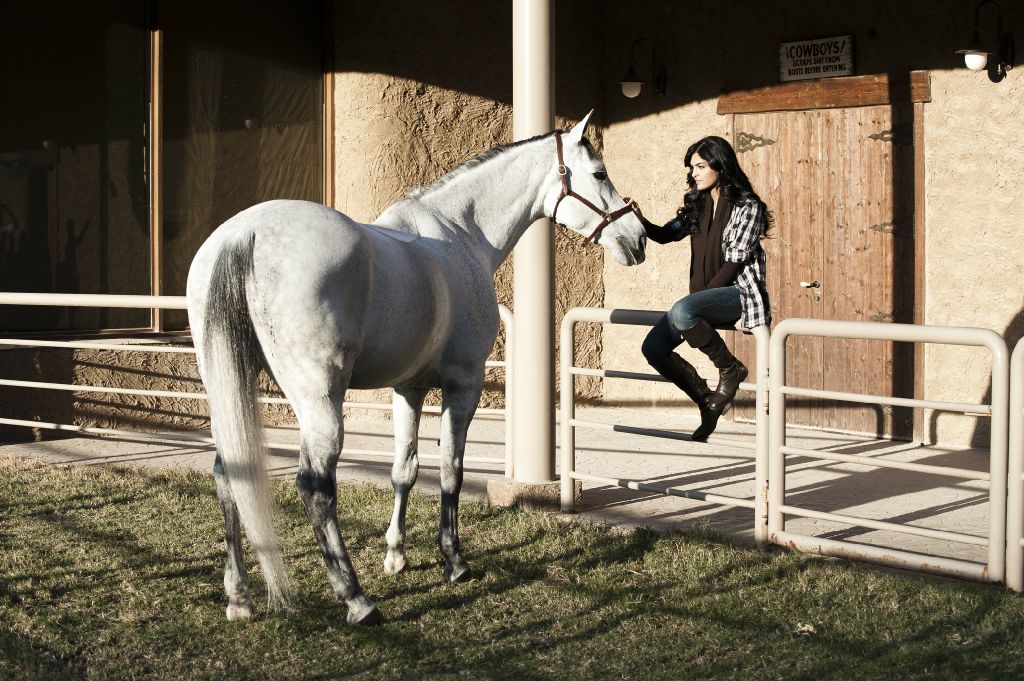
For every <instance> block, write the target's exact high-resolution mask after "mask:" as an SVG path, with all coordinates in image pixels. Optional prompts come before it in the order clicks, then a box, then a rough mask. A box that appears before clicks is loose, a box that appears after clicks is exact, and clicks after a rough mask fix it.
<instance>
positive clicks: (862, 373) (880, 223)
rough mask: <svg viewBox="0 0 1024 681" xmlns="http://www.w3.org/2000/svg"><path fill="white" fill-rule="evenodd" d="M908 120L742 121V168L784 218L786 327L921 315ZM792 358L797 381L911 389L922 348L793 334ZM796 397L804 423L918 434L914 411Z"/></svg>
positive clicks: (846, 114)
mask: <svg viewBox="0 0 1024 681" xmlns="http://www.w3.org/2000/svg"><path fill="white" fill-rule="evenodd" d="M910 116H912V114H910ZM907 117H908V116H906V115H904V114H903V113H901V112H900V110H898V109H897V114H896V115H895V116H894V114H893V109H892V107H889V106H873V107H857V108H848V109H823V110H815V111H793V112H768V113H758V114H737V115H735V116H734V143H735V146H736V149H737V152H738V154H739V158H740V164H741V166H742V167H743V168H744V169H745V170H746V172H747V174H748V176H749V177H750V180H751V183H752V184H753V186H754V189H755V191H757V192H758V193H759V194H760V195H761V197H762V198H763V199H764V200H765V202H766V203H767V204H768V207H769V209H770V210H771V211H772V213H774V215H775V226H774V230H773V232H774V233H773V238H770V239H767V240H765V241H764V242H763V244H764V247H765V251H766V252H767V254H768V289H769V293H770V295H771V299H772V311H773V317H774V321H775V322H776V323H778V322H779V321H782V320H783V319H789V318H794V317H802V318H810V319H845V320H856V321H875V322H878V323H888V322H892V321H897V322H900V321H907V322H909V321H912V319H913V317H912V301H913V290H912V281H913V278H912V274H913V272H912V270H913V240H912V235H913V228H912V226H913V221H914V212H913V211H914V201H913V196H914V186H913V182H914V179H913V178H914V175H913V157H914V153H913V147H912V136H911V137H910V142H909V143H908V135H907V128H908V127H909V126H907V124H906V121H905V120H904V119H905V118H907ZM911 120H912V119H911ZM908 144H909V146H908ZM908 249H909V250H908ZM908 252H909V254H910V255H909V260H908V255H907V254H908ZM801 282H808V283H809V282H817V283H818V285H819V286H818V287H814V288H805V287H802V286H801ZM908 282H909V283H908ZM908 286H909V288H908ZM908 301H909V302H908ZM737 348H738V353H739V354H740V357H741V359H742V360H743V361H744V362H748V361H749V362H751V363H752V361H753V342H752V341H751V340H749V339H747V340H743V339H740V340H738V341H737ZM788 359H789V362H788V366H787V371H786V374H787V376H786V381H787V383H788V384H790V385H797V386H801V387H809V388H824V389H827V390H839V391H845V392H856V393H868V394H876V395H894V394H896V395H900V396H912V390H913V386H912V373H911V371H907V370H904V369H912V362H913V354H912V353H908V352H907V351H906V349H903V350H901V349H900V348H894V344H892V343H886V342H880V341H860V340H841V339H796V338H794V339H791V340H790V341H789V353H788ZM896 360H899V361H896ZM897 364H899V366H896V365H897ZM900 367H903V369H901V368H900ZM787 404H788V405H789V413H788V417H789V421H790V422H791V423H794V424H802V425H808V426H815V427H824V428H829V429H837V430H850V431H858V432H871V433H876V434H879V435H883V434H885V435H889V434H909V428H910V413H909V411H908V410H896V412H895V413H894V412H893V411H892V410H890V409H889V408H883V407H873V406H861V405H857V404H851V403H835V402H828V403H825V402H822V401H807V400H798V399H790V400H787ZM737 416H738V417H739V418H752V417H753V410H752V409H751V408H750V405H749V403H748V402H744V403H742V404H740V405H738V408H737Z"/></svg>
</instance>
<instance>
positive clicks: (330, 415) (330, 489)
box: [294, 395, 381, 624]
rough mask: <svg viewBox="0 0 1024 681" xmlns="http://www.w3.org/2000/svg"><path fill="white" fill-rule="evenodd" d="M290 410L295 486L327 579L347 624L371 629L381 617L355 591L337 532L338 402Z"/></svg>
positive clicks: (355, 580) (353, 575)
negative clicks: (295, 439)
mask: <svg viewBox="0 0 1024 681" xmlns="http://www.w3.org/2000/svg"><path fill="white" fill-rule="evenodd" d="M294 406H295V413H296V416H298V420H299V432H300V437H301V440H302V442H301V445H300V454H299V472H298V474H297V475H296V478H295V485H296V487H297V488H298V491H299V497H300V498H301V499H302V503H303V504H304V505H305V507H306V514H307V515H308V516H309V521H310V524H311V525H312V526H313V534H314V535H315V536H316V540H317V543H318V544H319V545H320V553H321V554H323V557H324V563H325V564H326V566H327V579H328V580H329V581H330V583H331V588H332V589H333V590H334V595H335V597H337V598H338V599H339V600H343V601H345V604H346V605H347V606H348V618H347V619H348V623H349V624H376V623H377V622H379V621H380V620H381V616H380V612H379V611H378V610H377V605H376V604H375V603H374V602H373V601H372V600H370V599H369V598H367V597H366V596H365V595H364V594H363V592H362V589H360V587H359V580H358V578H357V577H356V573H355V570H354V569H353V567H352V561H351V560H350V559H349V556H348V551H346V550H345V542H344V540H343V539H342V538H341V532H340V530H339V528H338V487H337V479H336V475H335V467H336V466H337V464H338V457H339V455H340V454H341V446H342V440H343V439H344V430H343V426H342V419H341V397H340V395H339V396H338V397H337V399H331V398H330V397H325V398H320V399H317V400H310V401H303V402H295V405H294Z"/></svg>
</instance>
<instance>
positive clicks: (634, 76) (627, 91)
mask: <svg viewBox="0 0 1024 681" xmlns="http://www.w3.org/2000/svg"><path fill="white" fill-rule="evenodd" d="M643 86H644V81H642V80H640V74H638V73H637V72H636V66H635V65H634V64H633V63H632V62H630V64H629V68H628V69H626V75H624V76H623V77H622V80H620V81H619V87H621V88H622V94H623V95H625V96H626V97H629V98H630V99H632V98H633V97H636V96H637V95H639V94H640V90H641V89H642V88H643Z"/></svg>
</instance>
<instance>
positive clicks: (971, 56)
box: [956, 20, 988, 71]
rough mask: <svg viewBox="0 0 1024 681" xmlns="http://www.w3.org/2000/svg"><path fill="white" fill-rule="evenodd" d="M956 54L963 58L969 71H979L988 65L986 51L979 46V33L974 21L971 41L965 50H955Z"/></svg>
mask: <svg viewBox="0 0 1024 681" xmlns="http://www.w3.org/2000/svg"><path fill="white" fill-rule="evenodd" d="M956 53H957V54H959V55H962V56H963V58H964V65H965V66H966V67H967V68H969V69H970V70H971V71H981V70H982V69H983V68H985V66H986V65H987V64H988V51H987V50H986V49H985V47H984V46H983V45H982V44H981V31H980V30H979V29H978V24H977V20H975V24H974V30H973V31H971V40H970V42H968V43H967V49H966V50H957V51H956Z"/></svg>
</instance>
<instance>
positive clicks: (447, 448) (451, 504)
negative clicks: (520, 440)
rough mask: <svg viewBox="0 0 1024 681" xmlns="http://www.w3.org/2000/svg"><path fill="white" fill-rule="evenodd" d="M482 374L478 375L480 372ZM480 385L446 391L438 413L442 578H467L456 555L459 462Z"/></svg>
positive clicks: (462, 454) (463, 452) (465, 567)
mask: <svg viewBox="0 0 1024 681" xmlns="http://www.w3.org/2000/svg"><path fill="white" fill-rule="evenodd" d="M481 375H482V372H481ZM482 389H483V385H482V382H479V383H477V384H476V385H474V386H472V387H466V388H463V387H460V388H446V389H445V391H444V399H443V403H444V405H443V407H442V414H441V519H440V530H439V532H438V535H437V545H438V547H439V548H440V549H441V553H442V554H443V555H444V561H445V568H444V576H445V579H447V580H449V581H451V582H461V581H463V580H465V579H469V577H470V572H469V565H468V564H467V563H466V561H465V560H464V559H463V558H462V554H461V553H460V552H459V492H460V491H461V490H462V459H463V456H464V454H465V451H466V434H467V432H468V430H469V422H470V421H471V420H472V419H473V414H474V413H475V412H476V405H477V404H478V403H479V402H480V393H481V391H482Z"/></svg>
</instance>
